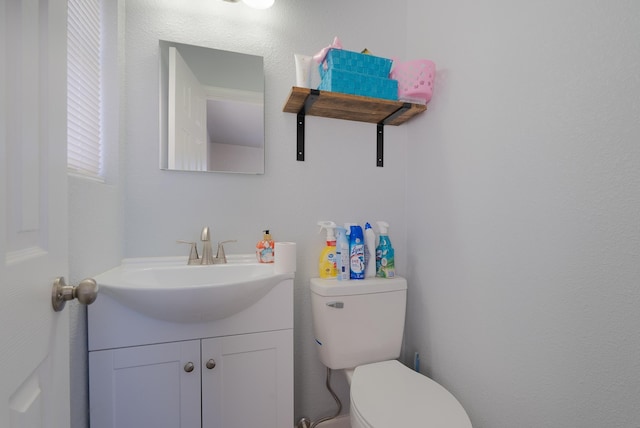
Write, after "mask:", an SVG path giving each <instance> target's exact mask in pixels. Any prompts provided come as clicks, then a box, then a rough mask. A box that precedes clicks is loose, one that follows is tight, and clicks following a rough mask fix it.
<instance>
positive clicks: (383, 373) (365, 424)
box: [350, 360, 471, 428]
mask: <svg viewBox="0 0 640 428" xmlns="http://www.w3.org/2000/svg"><path fill="white" fill-rule="evenodd" d="M350 419H351V428H398V427H414V426H416V427H433V428H471V421H470V420H469V417H468V416H467V413H466V412H465V410H464V408H463V407H462V405H461V404H460V403H459V402H458V400H456V398H455V397H454V396H453V395H452V394H451V393H450V392H449V391H447V390H446V389H445V388H443V387H442V386H441V385H440V384H438V383H437V382H435V381H433V380H431V379H429V378H428V377H426V376H423V375H421V374H420V373H417V372H415V371H413V370H411V369H409V368H407V367H406V366H404V365H403V364H402V363H400V362H398V361H396V360H391V361H383V362H379V363H372V364H366V365H363V366H359V367H356V369H355V370H354V372H353V375H352V377H351V409H350Z"/></svg>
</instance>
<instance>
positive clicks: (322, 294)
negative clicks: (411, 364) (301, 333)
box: [311, 277, 471, 428]
mask: <svg viewBox="0 0 640 428" xmlns="http://www.w3.org/2000/svg"><path fill="white" fill-rule="evenodd" d="M406 300H407V281H406V279H404V278H402V277H395V278H392V279H383V278H371V279H365V280H358V281H336V280H327V279H320V278H312V279H311V312H312V315H313V332H314V335H315V343H316V345H317V346H316V349H317V351H318V355H319V357H320V361H322V363H323V364H324V365H325V366H327V367H328V368H330V369H332V370H341V369H344V370H345V374H346V376H347V381H348V382H349V384H350V386H351V392H350V394H351V410H350V415H351V416H350V418H351V427H352V428H400V427H413V426H416V427H427V428H431V427H432V428H471V422H470V420H469V417H468V416H467V413H466V412H465V410H464V408H463V407H462V405H461V404H460V403H459V402H458V400H456V398H455V397H454V396H453V395H452V394H451V393H450V392H448V391H447V390H446V389H445V388H443V387H442V386H440V385H439V384H438V383H436V382H435V381H433V380H431V379H429V378H428V377H426V376H423V375H421V374H420V373H417V372H415V371H413V370H411V369H409V368H407V367H406V366H404V365H403V364H402V363H400V362H398V361H397V360H396V359H397V358H398V357H399V356H400V349H401V345H402V336H403V330H404V316H405V309H406Z"/></svg>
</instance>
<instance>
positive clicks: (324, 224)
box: [318, 221, 338, 278]
mask: <svg viewBox="0 0 640 428" xmlns="http://www.w3.org/2000/svg"><path fill="white" fill-rule="evenodd" d="M318 226H320V230H319V231H318V233H320V232H322V229H325V230H326V231H327V246H326V247H324V249H323V250H322V252H321V253H320V259H319V260H318V275H320V278H335V277H336V275H337V274H338V271H337V269H336V236H335V234H334V229H335V228H336V224H335V223H334V222H332V221H319V222H318Z"/></svg>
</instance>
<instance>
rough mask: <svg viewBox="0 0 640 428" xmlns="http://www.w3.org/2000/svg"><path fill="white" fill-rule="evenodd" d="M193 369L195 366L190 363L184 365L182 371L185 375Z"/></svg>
mask: <svg viewBox="0 0 640 428" xmlns="http://www.w3.org/2000/svg"><path fill="white" fill-rule="evenodd" d="M195 368H196V366H195V365H194V364H193V363H192V362H191V361H189V362H188V363H187V364H185V365H184V371H185V372H187V373H191V372H192V371H193V369H195Z"/></svg>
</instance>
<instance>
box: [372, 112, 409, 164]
mask: <svg viewBox="0 0 640 428" xmlns="http://www.w3.org/2000/svg"><path fill="white" fill-rule="evenodd" d="M410 108H411V103H404V104H402V106H401V107H400V108H398V110H396V111H394V112H393V113H391V114H390V115H389V116H387V117H385V118H384V119H382V121H380V122H378V125H377V127H376V128H377V129H376V131H377V138H376V166H379V167H383V166H384V125H385V124H387V123H389V122H391V121H392V120H393V119H395V118H396V117H398V116H400V115H402V114H404V112H406V111H407V110H409V109H410Z"/></svg>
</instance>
